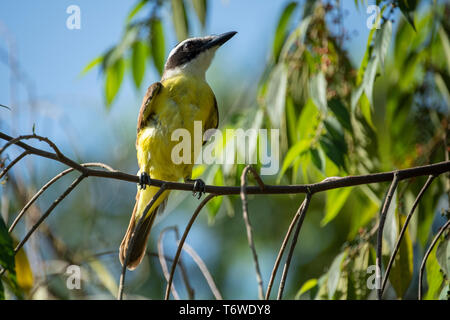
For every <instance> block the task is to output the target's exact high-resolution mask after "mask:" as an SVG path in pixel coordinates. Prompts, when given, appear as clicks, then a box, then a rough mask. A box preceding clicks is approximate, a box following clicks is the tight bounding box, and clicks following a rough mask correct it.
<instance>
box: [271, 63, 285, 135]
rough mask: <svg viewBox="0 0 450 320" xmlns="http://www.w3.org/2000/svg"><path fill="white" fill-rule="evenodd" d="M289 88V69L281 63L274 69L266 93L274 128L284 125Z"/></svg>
mask: <svg viewBox="0 0 450 320" xmlns="http://www.w3.org/2000/svg"><path fill="white" fill-rule="evenodd" d="M286 88H287V69H286V66H285V65H284V64H283V63H279V64H278V65H277V66H276V67H275V68H274V69H273V71H272V73H271V75H270V78H269V85H268V88H267V94H266V105H267V113H268V114H269V117H270V121H271V123H272V127H273V128H277V129H279V128H281V127H282V125H283V123H282V122H283V118H284V111H285V103H286Z"/></svg>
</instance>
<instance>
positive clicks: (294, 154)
mask: <svg viewBox="0 0 450 320" xmlns="http://www.w3.org/2000/svg"><path fill="white" fill-rule="evenodd" d="M310 146H311V141H310V140H306V139H305V140H300V141H298V142H297V143H296V144H294V145H293V146H292V147H291V148H289V150H288V152H287V153H286V156H285V157H284V160H283V165H282V167H281V171H280V174H279V175H278V178H277V183H279V182H280V181H281V178H282V177H283V175H284V174H285V172H286V170H287V169H288V168H289V167H290V166H291V165H292V163H293V162H294V161H295V160H296V159H297V158H298V157H299V156H301V155H302V154H304V153H305V152H306V151H308V149H309V148H310Z"/></svg>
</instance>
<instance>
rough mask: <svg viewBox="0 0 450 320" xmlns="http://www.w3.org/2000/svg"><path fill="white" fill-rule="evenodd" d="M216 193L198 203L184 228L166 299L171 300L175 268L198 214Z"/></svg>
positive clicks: (167, 287) (168, 283) (171, 271)
mask: <svg viewBox="0 0 450 320" xmlns="http://www.w3.org/2000/svg"><path fill="white" fill-rule="evenodd" d="M215 196H216V195H215V194H210V195H208V196H207V197H206V198H205V199H203V201H202V202H200V204H199V205H198V207H197V209H195V211H194V214H193V215H192V217H191V219H190V220H189V222H188V224H187V226H186V229H185V230H184V233H183V236H182V237H181V240H180V243H179V244H178V248H177V252H176V253H175V258H174V259H173V263H172V268H171V270H170V277H169V281H168V282H167V286H166V294H165V295H164V299H165V300H169V293H170V287H171V286H172V281H173V275H174V274H175V269H176V267H177V264H178V260H179V258H180V254H181V250H182V249H183V245H184V242H185V241H186V238H187V235H188V234H189V231H190V230H191V227H192V225H193V224H194V222H195V219H196V218H197V216H198V214H199V213H200V211H201V210H202V208H203V207H204V206H205V205H206V204H207V203H208V201H209V200H211V199H212V198H214V197H215Z"/></svg>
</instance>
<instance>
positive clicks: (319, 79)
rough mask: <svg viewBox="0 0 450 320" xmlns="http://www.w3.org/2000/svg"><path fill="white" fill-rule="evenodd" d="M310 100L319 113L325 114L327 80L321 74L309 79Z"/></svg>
mask: <svg viewBox="0 0 450 320" xmlns="http://www.w3.org/2000/svg"><path fill="white" fill-rule="evenodd" d="M310 94H311V99H312V100H313V101H314V104H315V105H316V106H317V107H318V108H319V110H320V111H321V112H327V80H326V79H325V76H324V74H323V73H322V72H319V73H318V74H317V75H315V76H314V77H313V78H312V79H311V84H310Z"/></svg>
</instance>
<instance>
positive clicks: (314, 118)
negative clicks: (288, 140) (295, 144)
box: [297, 99, 320, 139]
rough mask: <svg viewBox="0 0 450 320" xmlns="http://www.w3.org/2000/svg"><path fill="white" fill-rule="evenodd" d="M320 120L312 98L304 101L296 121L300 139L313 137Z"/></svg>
mask: <svg viewBox="0 0 450 320" xmlns="http://www.w3.org/2000/svg"><path fill="white" fill-rule="evenodd" d="M319 122H320V114H319V111H318V109H317V107H316V106H315V105H314V102H312V99H308V100H307V101H306V104H305V106H304V107H303V109H302V111H301V114H300V117H299V119H298V123H297V130H298V136H299V138H300V139H313V138H314V136H315V135H316V129H317V126H318V125H319Z"/></svg>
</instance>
